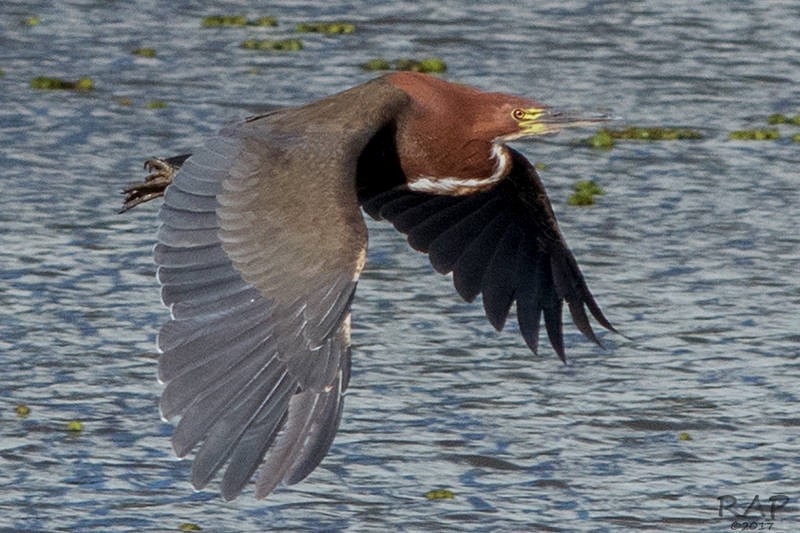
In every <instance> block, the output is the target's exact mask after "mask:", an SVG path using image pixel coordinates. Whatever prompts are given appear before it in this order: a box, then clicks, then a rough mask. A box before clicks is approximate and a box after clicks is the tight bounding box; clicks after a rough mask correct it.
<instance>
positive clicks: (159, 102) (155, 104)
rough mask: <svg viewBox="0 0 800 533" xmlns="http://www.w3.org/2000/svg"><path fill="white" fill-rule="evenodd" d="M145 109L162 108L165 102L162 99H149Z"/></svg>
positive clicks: (165, 105)
mask: <svg viewBox="0 0 800 533" xmlns="http://www.w3.org/2000/svg"><path fill="white" fill-rule="evenodd" d="M145 107H146V108H147V109H164V108H165V107H167V103H166V102H165V101H164V100H150V101H149V102H147V103H146V104H145Z"/></svg>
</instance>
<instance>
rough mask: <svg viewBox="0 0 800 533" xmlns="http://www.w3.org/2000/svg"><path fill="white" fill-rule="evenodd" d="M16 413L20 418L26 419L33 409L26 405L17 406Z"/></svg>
mask: <svg viewBox="0 0 800 533" xmlns="http://www.w3.org/2000/svg"><path fill="white" fill-rule="evenodd" d="M14 412H15V413H17V416H18V417H20V418H25V417H26V416H28V415H29V414H31V408H30V407H28V406H27V405H25V404H24V403H20V404H17V406H16V407H15V408H14Z"/></svg>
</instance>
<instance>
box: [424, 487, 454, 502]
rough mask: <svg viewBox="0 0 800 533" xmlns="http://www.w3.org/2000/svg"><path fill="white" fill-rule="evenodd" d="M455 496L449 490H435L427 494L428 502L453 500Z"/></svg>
mask: <svg viewBox="0 0 800 533" xmlns="http://www.w3.org/2000/svg"><path fill="white" fill-rule="evenodd" d="M453 498H455V494H454V493H453V491H451V490H447V489H434V490H429V491H428V492H426V493H425V499H426V500H452V499H453Z"/></svg>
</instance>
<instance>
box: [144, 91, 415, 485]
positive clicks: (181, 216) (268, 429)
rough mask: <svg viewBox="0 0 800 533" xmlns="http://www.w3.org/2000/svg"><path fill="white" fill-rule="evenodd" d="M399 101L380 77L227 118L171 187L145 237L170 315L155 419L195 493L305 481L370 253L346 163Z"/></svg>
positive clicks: (326, 435)
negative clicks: (151, 238) (218, 479)
mask: <svg viewBox="0 0 800 533" xmlns="http://www.w3.org/2000/svg"><path fill="white" fill-rule="evenodd" d="M406 102H407V98H406V97H405V95H404V94H403V93H400V92H399V91H397V90H396V89H393V88H389V87H387V85H386V84H385V83H384V84H383V85H381V84H380V83H379V82H373V83H372V84H369V85H364V86H361V87H360V88H356V89H353V90H351V91H347V92H345V93H341V94H339V95H335V96H334V97H331V98H329V99H326V100H321V101H319V102H316V103H314V104H311V105H309V106H305V107H302V108H296V109H289V110H285V111H281V112H277V113H272V114H269V115H265V116H261V117H257V118H255V119H252V120H249V121H246V122H243V123H240V124H237V125H235V126H232V127H230V128H228V129H226V130H223V131H222V132H221V133H220V134H219V136H217V137H215V138H213V139H211V140H210V141H208V142H207V143H206V144H205V146H204V147H203V148H202V149H200V150H198V151H196V152H195V153H194V154H193V155H192V156H191V157H190V158H189V159H188V160H186V162H185V163H184V164H183V166H182V167H181V169H180V171H179V172H178V173H177V174H176V176H175V178H174V180H173V181H172V184H171V185H170V186H169V187H168V188H167V191H166V194H165V198H164V206H163V207H162V209H161V213H160V218H161V220H162V223H163V224H162V227H161V229H160V231H159V235H158V240H159V242H158V245H157V246H156V250H155V255H156V262H157V263H158V265H159V268H158V278H159V280H160V281H161V283H162V297H163V300H164V303H165V304H167V305H168V306H170V309H171V312H172V320H170V321H169V322H168V323H167V324H166V325H164V327H163V328H162V329H161V331H160V334H159V339H158V343H159V348H160V349H161V350H162V352H163V353H162V355H161V358H160V360H159V374H160V378H161V379H162V381H164V382H165V383H166V389H165V390H164V394H163V396H162V398H161V409H162V413H163V415H164V417H165V418H171V417H174V416H177V415H180V416H181V419H180V422H179V423H178V426H177V428H176V430H175V433H174V435H173V446H174V448H175V450H176V453H177V454H178V455H179V456H183V455H185V454H187V453H188V452H189V451H191V449H192V448H193V447H194V446H195V445H197V444H199V443H200V442H202V445H201V447H200V450H199V451H198V453H197V456H196V458H195V460H194V464H193V468H192V482H193V484H194V485H195V487H197V488H200V487H203V486H205V485H206V484H207V483H209V481H210V480H211V479H212V478H213V476H214V475H215V474H216V472H217V471H219V470H220V469H221V468H222V467H223V466H224V465H225V464H226V463H227V465H228V466H227V469H226V471H225V474H224V476H223V479H222V484H221V491H222V494H223V496H224V497H225V498H227V499H232V498H235V497H236V496H237V495H238V494H239V493H240V492H241V490H242V488H243V487H244V486H245V485H246V483H247V482H248V480H249V479H250V477H251V476H252V475H253V473H254V472H255V470H256V469H257V468H258V466H259V464H261V462H262V460H263V458H264V456H265V454H266V453H267V450H269V455H268V456H267V458H266V462H265V463H264V465H263V466H262V468H261V471H260V474H259V477H258V480H257V482H256V496H257V497H265V496H266V495H267V494H269V493H270V492H271V491H272V490H273V489H274V487H275V486H276V485H277V484H278V483H280V482H281V481H283V482H286V483H295V482H297V481H300V480H301V479H303V478H304V477H305V476H306V475H308V473H309V472H311V471H312V470H313V469H314V468H315V467H316V466H317V465H318V464H319V462H320V461H321V460H322V458H323V456H324V455H325V453H326V452H327V450H328V447H329V446H330V444H331V442H332V440H333V437H334V435H335V433H336V430H337V428H338V424H339V419H340V416H341V411H342V401H343V393H344V391H345V389H346V388H347V384H348V379H349V376H350V319H349V316H350V302H351V299H352V296H353V293H354V291H355V286H356V281H357V279H358V275H359V272H360V271H361V268H362V267H363V264H364V257H365V254H366V227H365V226H364V221H363V219H362V217H361V211H360V209H359V206H358V201H357V198H356V190H355V172H356V157H357V154H358V153H359V152H360V151H361V150H362V149H363V147H364V145H365V144H366V143H367V141H368V140H369V138H370V137H372V136H373V135H374V133H375V132H376V131H378V130H379V129H380V128H381V127H382V125H383V124H384V123H385V122H386V121H387V120H388V119H389V117H390V116H391V114H392V113H393V110H394V109H395V108H396V107H398V106H400V105H404V104H405V103H406Z"/></svg>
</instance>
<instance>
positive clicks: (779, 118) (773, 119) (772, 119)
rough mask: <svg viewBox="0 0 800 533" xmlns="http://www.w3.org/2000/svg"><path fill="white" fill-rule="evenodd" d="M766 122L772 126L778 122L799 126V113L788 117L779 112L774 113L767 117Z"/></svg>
mask: <svg viewBox="0 0 800 533" xmlns="http://www.w3.org/2000/svg"><path fill="white" fill-rule="evenodd" d="M767 123H768V124H771V125H773V126H777V125H778V124H791V125H792V126H800V115H794V116H793V117H790V116H787V115H783V114H781V113H775V114H772V115H770V116H768V117H767Z"/></svg>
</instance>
